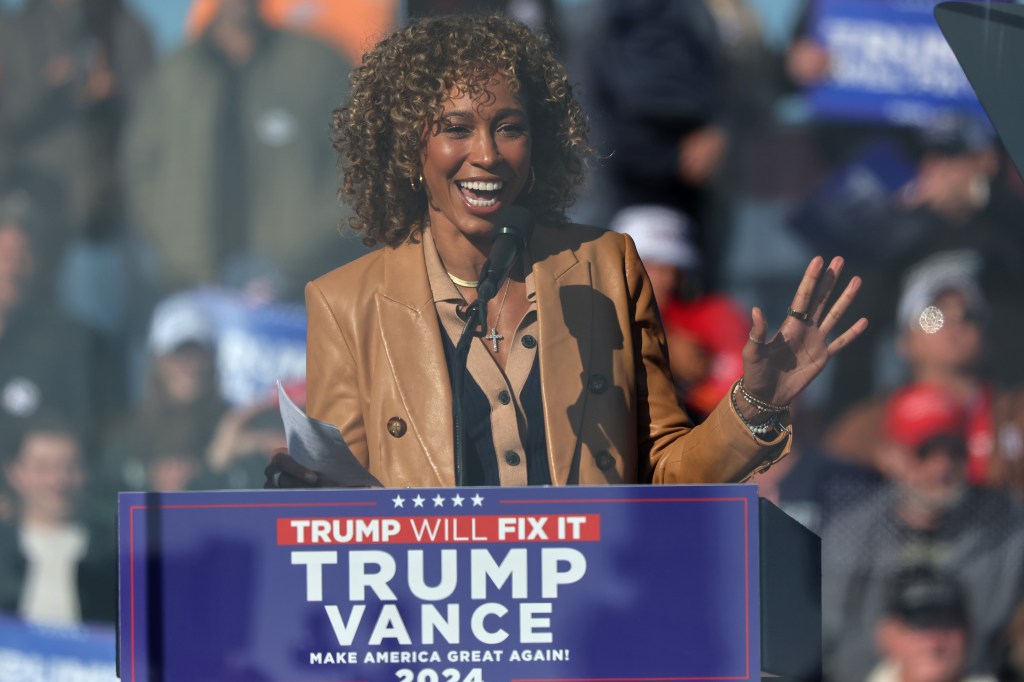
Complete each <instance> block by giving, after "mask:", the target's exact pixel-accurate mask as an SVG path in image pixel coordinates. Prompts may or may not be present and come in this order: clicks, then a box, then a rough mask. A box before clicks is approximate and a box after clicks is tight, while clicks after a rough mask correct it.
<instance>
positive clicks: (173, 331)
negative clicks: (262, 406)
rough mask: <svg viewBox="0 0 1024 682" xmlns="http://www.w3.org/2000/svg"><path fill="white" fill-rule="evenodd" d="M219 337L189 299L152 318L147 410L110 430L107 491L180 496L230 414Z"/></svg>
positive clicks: (178, 297)
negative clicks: (156, 489) (221, 382)
mask: <svg viewBox="0 0 1024 682" xmlns="http://www.w3.org/2000/svg"><path fill="white" fill-rule="evenodd" d="M216 340H217V330H216V326H215V323H214V321H213V320H212V319H211V318H210V316H209V315H208V313H207V312H206V311H205V310H204V309H203V308H202V306H200V305H199V304H198V303H197V302H196V301H195V300H194V298H193V297H192V295H191V294H189V293H187V292H186V293H181V294H175V295H172V296H170V297H168V298H166V299H164V300H163V301H161V302H160V303H159V304H157V306H156V308H155V310H154V311H153V318H152V323H151V326H150V330H149V343H148V348H149V353H150V355H151V361H152V366H151V370H150V373H149V384H148V386H147V387H146V392H145V395H144V397H143V400H142V403H141V404H140V405H139V407H138V408H137V409H136V410H135V411H134V412H133V413H131V414H129V415H128V416H127V417H126V419H125V420H124V422H123V423H122V424H121V425H119V426H118V427H117V428H116V429H114V430H113V432H112V434H111V435H110V437H109V439H108V442H107V446H106V448H105V453H104V473H105V476H106V477H107V478H108V480H107V481H105V483H106V484H108V485H111V486H115V487H116V488H117V489H124V490H148V489H152V488H153V486H154V485H159V486H161V488H162V489H167V490H170V489H182V488H183V487H184V485H185V484H186V483H187V482H188V481H191V480H192V479H193V478H194V477H195V476H196V475H198V474H199V472H200V470H201V468H202V461H203V455H204V453H205V451H206V448H207V446H208V445H209V443H210V441H211V439H212V438H213V434H214V432H215V430H216V428H217V423H218V421H219V420H220V418H221V417H222V416H223V415H224V413H225V411H226V410H227V408H228V406H227V403H226V402H225V400H224V399H223V397H222V396H221V393H220V388H219V386H218V383H217V372H216V371H215V366H216Z"/></svg>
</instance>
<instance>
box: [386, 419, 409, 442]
mask: <svg viewBox="0 0 1024 682" xmlns="http://www.w3.org/2000/svg"><path fill="white" fill-rule="evenodd" d="M405 431H406V426H405V420H404V419H402V418H401V417H392V418H391V419H389V420H388V433H390V434H391V435H392V436H394V437H395V438H401V437H402V436H404V435H405Z"/></svg>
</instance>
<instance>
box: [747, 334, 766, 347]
mask: <svg viewBox="0 0 1024 682" xmlns="http://www.w3.org/2000/svg"><path fill="white" fill-rule="evenodd" d="M747 338H748V339H750V340H751V341H753V342H754V343H756V344H757V345H759V346H763V345H764V341H758V340H757V339H756V338H755V337H754V332H750V333H749V334H747Z"/></svg>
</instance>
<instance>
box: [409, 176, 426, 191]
mask: <svg viewBox="0 0 1024 682" xmlns="http://www.w3.org/2000/svg"><path fill="white" fill-rule="evenodd" d="M409 189H411V190H412V191H413V192H416V193H417V194H418V193H419V191H420V190H421V189H423V173H420V174H419V177H415V178H409Z"/></svg>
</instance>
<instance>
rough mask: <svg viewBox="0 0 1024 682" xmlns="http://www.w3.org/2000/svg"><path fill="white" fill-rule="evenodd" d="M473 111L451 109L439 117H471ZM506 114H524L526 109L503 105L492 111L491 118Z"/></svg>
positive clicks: (501, 116)
mask: <svg viewBox="0 0 1024 682" xmlns="http://www.w3.org/2000/svg"><path fill="white" fill-rule="evenodd" d="M473 116H474V112H473V111H472V110H470V109H452V110H451V111H446V112H444V113H443V114H441V119H446V118H472V117H473ZM506 116H526V109H524V108H522V107H504V108H502V109H498V110H497V111H496V112H494V116H493V117H492V118H505V117H506Z"/></svg>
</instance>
